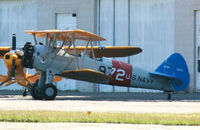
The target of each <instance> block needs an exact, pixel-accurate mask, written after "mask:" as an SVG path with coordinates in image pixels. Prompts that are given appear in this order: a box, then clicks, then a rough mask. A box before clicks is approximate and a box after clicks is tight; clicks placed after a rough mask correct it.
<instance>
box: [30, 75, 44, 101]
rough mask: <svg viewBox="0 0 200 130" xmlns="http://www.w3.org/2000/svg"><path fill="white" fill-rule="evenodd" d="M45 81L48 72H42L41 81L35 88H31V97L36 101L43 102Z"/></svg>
mask: <svg viewBox="0 0 200 130" xmlns="http://www.w3.org/2000/svg"><path fill="white" fill-rule="evenodd" d="M45 81H46V72H41V74H40V79H39V80H37V81H36V82H35V84H33V87H32V88H31V96H32V97H33V99H35V100H42V99H43V95H42V91H43V89H44V88H45Z"/></svg>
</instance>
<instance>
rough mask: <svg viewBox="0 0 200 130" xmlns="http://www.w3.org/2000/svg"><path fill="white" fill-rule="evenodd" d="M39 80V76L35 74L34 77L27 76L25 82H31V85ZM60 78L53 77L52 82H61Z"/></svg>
mask: <svg viewBox="0 0 200 130" xmlns="http://www.w3.org/2000/svg"><path fill="white" fill-rule="evenodd" d="M39 78H40V75H39V74H36V75H30V74H29V75H28V76H27V80H28V81H29V82H32V83H35V82H36V81H37V80H38V79H39ZM61 80H62V78H61V77H59V76H55V77H54V79H53V82H58V81H61Z"/></svg>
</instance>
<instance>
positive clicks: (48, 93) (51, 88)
mask: <svg viewBox="0 0 200 130" xmlns="http://www.w3.org/2000/svg"><path fill="white" fill-rule="evenodd" d="M42 95H43V97H44V99H45V100H54V99H55V97H56V96H57V88H56V86H55V85H53V84H46V86H45V88H44V89H43V92H42Z"/></svg>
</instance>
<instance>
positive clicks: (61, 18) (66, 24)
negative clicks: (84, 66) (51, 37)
mask: <svg viewBox="0 0 200 130" xmlns="http://www.w3.org/2000/svg"><path fill="white" fill-rule="evenodd" d="M56 28H57V29H61V30H71V29H76V28H77V25H76V14H75V13H74V14H72V13H57V14H56ZM57 86H58V89H60V90H76V81H75V80H72V79H65V80H62V81H61V82H58V83H57Z"/></svg>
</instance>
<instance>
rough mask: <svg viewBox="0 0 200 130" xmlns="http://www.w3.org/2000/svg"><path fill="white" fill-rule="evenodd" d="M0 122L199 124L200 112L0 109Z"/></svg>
mask: <svg viewBox="0 0 200 130" xmlns="http://www.w3.org/2000/svg"><path fill="white" fill-rule="evenodd" d="M0 121H1V122H40V123H51V122H79V123H125V124H159V125H190V126H197V125H200V113H193V114H164V113H162V114H159V113H143V114H141V113H108V112H102V113H100V112H92V113H91V115H88V113H87V112H60V111H0Z"/></svg>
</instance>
